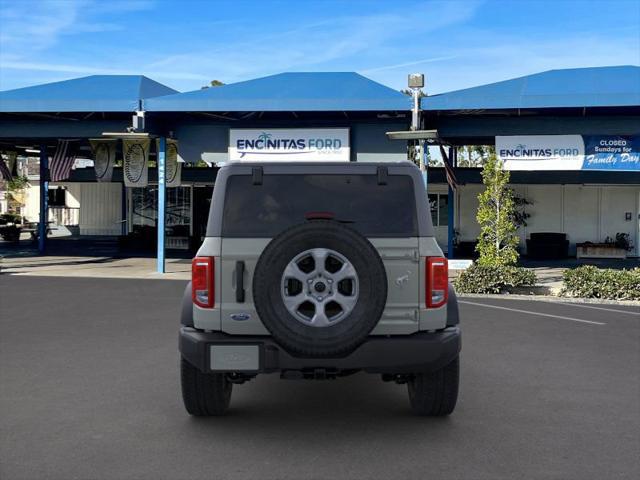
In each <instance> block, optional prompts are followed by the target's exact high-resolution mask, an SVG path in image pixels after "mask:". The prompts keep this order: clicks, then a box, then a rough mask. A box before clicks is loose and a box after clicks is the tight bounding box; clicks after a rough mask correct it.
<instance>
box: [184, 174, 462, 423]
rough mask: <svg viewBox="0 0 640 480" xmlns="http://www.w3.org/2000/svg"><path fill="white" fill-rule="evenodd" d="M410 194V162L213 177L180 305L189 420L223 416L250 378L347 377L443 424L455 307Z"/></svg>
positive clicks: (454, 361)
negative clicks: (374, 377) (388, 384)
mask: <svg viewBox="0 0 640 480" xmlns="http://www.w3.org/2000/svg"><path fill="white" fill-rule="evenodd" d="M422 182H423V180H422V177H421V175H420V171H419V170H418V169H417V168H416V167H415V166H414V165H413V164H411V163H409V162H400V163H355V162H354V163H340V164H338V163H322V164H309V163H307V164H301V163H284V162H283V163H279V162H271V163H264V164H259V163H251V164H249V163H233V164H229V165H226V166H224V167H223V168H222V169H221V170H220V171H219V173H218V176H217V180H216V185H215V188H214V192H213V201H212V207H211V211H210V214H209V221H208V225H207V232H206V233H207V235H206V238H205V240H204V243H203V244H202V246H201V247H200V249H199V250H198V253H197V256H196V258H194V259H193V264H192V280H191V283H190V284H189V285H188V286H187V289H186V290H185V293H184V299H183V304H182V315H181V323H182V325H181V328H180V354H181V383H182V395H183V399H184V405H185V407H186V410H187V412H189V413H190V414H192V415H197V416H207V415H220V414H223V413H224V412H225V411H226V410H227V408H228V406H229V403H230V398H231V391H232V387H233V386H234V385H237V384H241V383H244V382H246V381H247V380H249V379H251V378H253V377H255V376H256V375H259V374H265V373H279V374H280V376H281V377H282V378H284V379H326V378H336V377H343V376H346V375H351V374H354V373H356V372H359V371H364V372H367V373H373V374H380V375H381V376H382V379H383V380H386V381H394V382H396V383H399V384H407V385H408V393H409V400H410V405H411V407H412V409H413V411H414V412H415V413H417V414H421V415H432V416H441V415H448V414H450V413H451V412H453V410H454V407H455V405H456V400H457V396H458V378H459V352H460V346H461V339H460V327H459V321H458V305H457V300H456V295H455V292H454V290H453V289H452V287H451V285H450V284H449V283H448V269H447V260H446V258H444V257H443V254H442V251H441V249H440V247H439V246H438V244H437V243H436V240H435V236H434V229H433V226H432V224H431V215H430V214H429V205H428V202H427V196H426V194H425V190H424V185H423V183H422Z"/></svg>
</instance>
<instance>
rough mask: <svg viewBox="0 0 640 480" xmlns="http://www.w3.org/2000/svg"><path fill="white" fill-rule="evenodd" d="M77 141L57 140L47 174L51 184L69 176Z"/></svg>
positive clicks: (74, 159) (75, 153)
mask: <svg viewBox="0 0 640 480" xmlns="http://www.w3.org/2000/svg"><path fill="white" fill-rule="evenodd" d="M77 143H78V142H77V140H58V147H57V148H56V153H54V154H53V157H51V161H50V162H49V174H50V176H51V181H52V182H60V181H62V180H66V179H67V178H69V176H70V175H71V167H73V163H74V162H75V161H76V155H77Z"/></svg>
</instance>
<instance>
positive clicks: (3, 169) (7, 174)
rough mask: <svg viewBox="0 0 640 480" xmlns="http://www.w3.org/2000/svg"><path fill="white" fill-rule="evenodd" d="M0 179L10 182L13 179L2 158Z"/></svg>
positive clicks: (0, 158) (0, 161)
mask: <svg viewBox="0 0 640 480" xmlns="http://www.w3.org/2000/svg"><path fill="white" fill-rule="evenodd" d="M0 177H2V178H3V179H5V180H7V181H8V182H10V181H11V180H12V179H13V175H11V170H9V167H7V163H6V162H5V161H4V158H2V157H1V156H0Z"/></svg>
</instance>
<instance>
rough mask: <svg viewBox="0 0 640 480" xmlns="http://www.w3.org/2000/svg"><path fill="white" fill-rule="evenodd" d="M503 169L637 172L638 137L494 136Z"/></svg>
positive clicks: (639, 140) (639, 139)
mask: <svg viewBox="0 0 640 480" xmlns="http://www.w3.org/2000/svg"><path fill="white" fill-rule="evenodd" d="M496 154H497V156H498V158H500V159H501V160H502V161H503V162H504V168H505V169H506V170H620V171H640V136H615V135H587V136H584V137H583V136H581V135H522V136H496Z"/></svg>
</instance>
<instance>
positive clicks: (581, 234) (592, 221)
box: [563, 185, 600, 255]
mask: <svg viewBox="0 0 640 480" xmlns="http://www.w3.org/2000/svg"><path fill="white" fill-rule="evenodd" d="M599 198H600V188H599V187H594V186H584V185H565V186H564V209H563V211H564V215H563V218H564V229H563V231H565V232H567V233H568V235H569V254H570V255H575V253H576V245H575V244H576V243H582V242H593V241H598V240H600V226H599V221H600V213H599V211H598V202H599Z"/></svg>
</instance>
